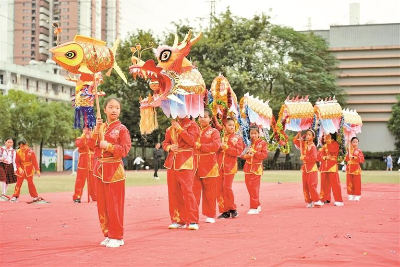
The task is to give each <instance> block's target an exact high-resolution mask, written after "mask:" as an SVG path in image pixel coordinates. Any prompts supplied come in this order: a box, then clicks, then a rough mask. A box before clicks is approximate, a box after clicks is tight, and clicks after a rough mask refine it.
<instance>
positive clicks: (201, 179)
mask: <svg viewBox="0 0 400 267" xmlns="http://www.w3.org/2000/svg"><path fill="white" fill-rule="evenodd" d="M211 118H212V114H211V111H210V110H209V109H204V116H203V117H199V124H200V137H199V138H198V140H197V142H196V161H197V169H196V173H195V176H194V183H193V193H194V195H195V197H196V201H197V206H200V199H201V196H202V195H203V201H202V208H203V215H205V216H206V217H207V218H206V220H205V222H206V223H215V219H214V217H215V215H216V202H217V196H216V193H217V191H216V188H217V179H218V176H219V172H218V169H219V167H218V161H217V151H218V150H219V148H220V147H221V137H220V135H219V132H218V130H217V129H215V128H212V127H211V125H210V122H211Z"/></svg>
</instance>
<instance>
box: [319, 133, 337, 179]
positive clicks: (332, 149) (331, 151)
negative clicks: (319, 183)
mask: <svg viewBox="0 0 400 267" xmlns="http://www.w3.org/2000/svg"><path fill="white" fill-rule="evenodd" d="M338 154H339V144H338V142H336V141H335V140H332V141H331V142H330V143H329V144H325V145H323V147H321V148H320V149H319V150H318V156H317V160H318V161H319V162H321V165H320V166H319V171H320V172H337V171H338V163H337V156H338ZM327 156H331V158H330V159H327V158H326V157H327Z"/></svg>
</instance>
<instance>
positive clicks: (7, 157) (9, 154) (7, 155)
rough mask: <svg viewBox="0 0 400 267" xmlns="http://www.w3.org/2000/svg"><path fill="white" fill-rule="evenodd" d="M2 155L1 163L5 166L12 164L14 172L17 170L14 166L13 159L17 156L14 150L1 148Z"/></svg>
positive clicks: (0, 156)
mask: <svg viewBox="0 0 400 267" xmlns="http://www.w3.org/2000/svg"><path fill="white" fill-rule="evenodd" d="M2 148H3V150H2V152H3V153H2V155H0V158H1V162H4V163H6V164H10V163H12V164H13V167H14V171H16V170H17V165H16V164H15V157H16V156H17V154H16V152H15V150H14V149H13V148H12V147H11V148H7V147H6V146H3V147H2Z"/></svg>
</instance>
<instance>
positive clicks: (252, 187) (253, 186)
mask: <svg viewBox="0 0 400 267" xmlns="http://www.w3.org/2000/svg"><path fill="white" fill-rule="evenodd" d="M244 180H245V182H246V187H247V191H248V192H249V195H250V209H256V208H258V206H260V182H261V175H255V174H250V173H246V174H245V175H244Z"/></svg>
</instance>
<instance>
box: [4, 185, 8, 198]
mask: <svg viewBox="0 0 400 267" xmlns="http://www.w3.org/2000/svg"><path fill="white" fill-rule="evenodd" d="M7 189H8V184H7V183H6V186H5V189H4V195H7Z"/></svg>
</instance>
